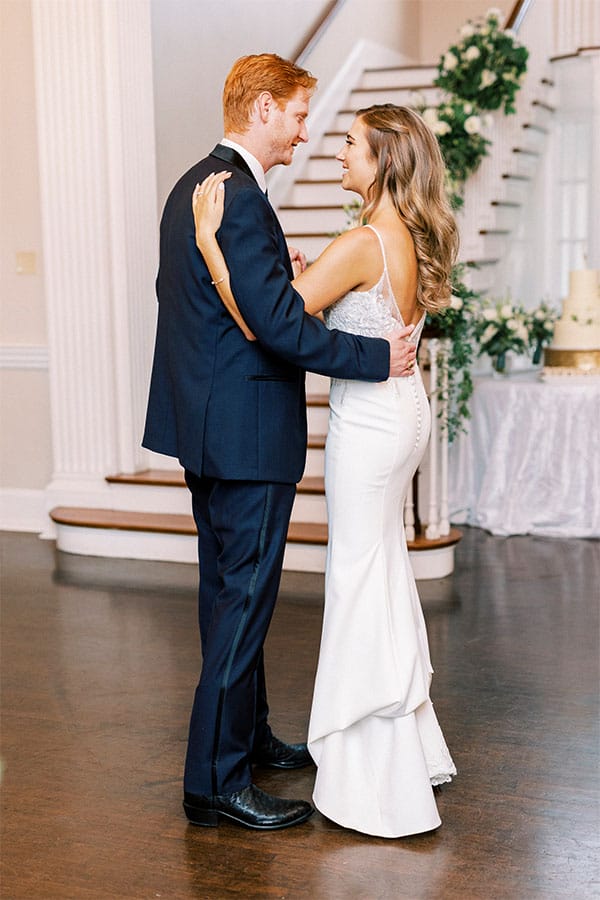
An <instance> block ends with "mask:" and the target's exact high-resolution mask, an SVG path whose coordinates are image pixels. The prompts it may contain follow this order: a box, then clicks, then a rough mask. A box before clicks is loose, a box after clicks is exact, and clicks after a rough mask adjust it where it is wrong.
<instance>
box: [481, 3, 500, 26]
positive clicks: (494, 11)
mask: <svg viewBox="0 0 600 900" xmlns="http://www.w3.org/2000/svg"><path fill="white" fill-rule="evenodd" d="M485 17H486V19H495V20H496V22H499V21H500V20H501V18H502V10H501V9H498V7H497V6H492V7H490V9H488V11H487V12H486V14H485Z"/></svg>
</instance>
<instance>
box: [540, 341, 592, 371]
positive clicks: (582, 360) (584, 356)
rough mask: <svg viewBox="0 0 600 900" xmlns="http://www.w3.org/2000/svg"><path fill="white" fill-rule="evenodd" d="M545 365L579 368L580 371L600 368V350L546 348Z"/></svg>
mask: <svg viewBox="0 0 600 900" xmlns="http://www.w3.org/2000/svg"><path fill="white" fill-rule="evenodd" d="M544 365H545V366H551V367H555V366H558V367H560V368H563V369H578V370H579V371H580V372H592V371H594V370H597V371H598V370H600V350H554V349H552V347H546V349H545V350H544Z"/></svg>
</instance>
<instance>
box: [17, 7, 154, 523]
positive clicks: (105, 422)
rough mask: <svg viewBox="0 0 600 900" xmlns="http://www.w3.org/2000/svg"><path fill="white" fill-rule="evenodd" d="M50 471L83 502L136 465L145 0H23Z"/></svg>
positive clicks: (145, 344) (61, 488) (143, 343)
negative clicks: (27, 21) (29, 16)
mask: <svg viewBox="0 0 600 900" xmlns="http://www.w3.org/2000/svg"><path fill="white" fill-rule="evenodd" d="M32 13H33V27H34V52H35V68H36V94H37V121H38V132H39V146H40V176H41V178H40V183H41V198H40V199H41V209H42V232H43V247H44V274H45V289H46V300H47V320H48V344H49V374H50V398H51V406H52V429H53V431H52V440H53V453H54V472H53V480H52V482H51V484H50V485H49V487H48V507H49V506H51V505H55V504H56V503H72V502H78V503H80V504H81V503H84V504H85V503H86V502H87V503H92V502H93V501H94V500H97V499H98V498H99V495H100V494H101V493H102V492H103V491H105V490H106V488H105V485H104V477H105V476H106V475H107V474H109V473H111V472H115V471H134V470H135V469H136V468H140V467H141V465H142V464H143V455H142V451H141V449H140V446H139V445H140V438H141V431H142V424H143V415H144V406H145V401H146V392H147V384H148V373H149V367H150V360H151V353H152V344H153V334H154V322H155V315H156V303H155V301H154V278H155V274H156V261H157V246H156V244H157V238H156V231H157V227H156V225H157V200H156V165H155V150H154V146H155V134H154V112H153V95H152V56H151V32H150V4H149V0H119V2H104V0H33V3H32Z"/></svg>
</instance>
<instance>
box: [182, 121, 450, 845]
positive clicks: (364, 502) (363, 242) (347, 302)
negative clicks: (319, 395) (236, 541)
mask: <svg viewBox="0 0 600 900" xmlns="http://www.w3.org/2000/svg"><path fill="white" fill-rule="evenodd" d="M336 159H338V160H339V161H340V162H341V164H342V186H343V187H344V188H345V189H346V190H348V191H354V192H355V193H357V194H359V195H360V196H361V198H362V200H363V205H362V208H361V211H360V221H361V222H362V223H364V224H363V225H361V227H357V228H354V229H351V230H349V231H347V232H345V233H343V234H341V235H340V236H339V237H337V238H336V239H335V240H334V241H333V242H332V243H331V244H330V245H329V246H328V247H327V248H326V249H325V251H324V252H323V253H322V254H321V256H320V257H319V258H318V259H317V260H316V261H315V262H314V263H313V264H312V265H310V266H309V267H308V268H306V270H305V271H303V272H297V274H296V277H295V279H294V282H293V285H294V287H295V288H296V289H297V290H298V292H299V293H300V294H301V295H302V297H303V299H304V303H305V307H306V310H307V312H309V313H311V314H313V315H323V317H324V319H325V323H326V324H327V326H328V327H329V328H337V329H339V330H342V331H348V332H353V333H355V334H362V335H368V336H372V337H382V336H384V335H386V334H388V333H389V332H390V331H394V330H397V329H400V328H403V327H404V326H412V328H413V330H412V333H411V334H410V337H409V338H408V339H409V340H410V341H413V342H414V343H415V344H416V343H417V342H418V340H419V338H420V335H421V331H422V328H423V325H424V322H425V316H426V313H427V311H432V312H434V311H439V310H440V309H442V308H443V307H445V306H446V305H447V304H448V301H449V298H450V273H451V268H452V264H453V261H454V259H455V256H456V250H457V244H458V238H457V230H456V225H455V222H454V219H453V216H452V213H451V211H450V208H449V206H448V203H447V200H446V197H445V193H444V165H443V161H442V157H441V154H440V151H439V147H438V143H437V140H436V138H435V136H434V135H433V133H432V132H431V130H430V129H429V127H428V126H427V125H426V124H425V122H424V121H423V119H422V118H421V117H420V116H419V115H418V114H417V113H415V112H414V111H413V110H411V109H409V108H406V107H398V106H393V105H391V104H385V105H382V106H372V107H369V108H368V109H364V110H359V112H358V113H357V114H356V118H355V120H354V122H353V124H352V127H351V128H350V131H349V132H348V134H347V136H346V141H345V145H344V147H343V149H342V150H341V151H340V153H338V155H337V157H336ZM227 177H228V174H227V173H218V174H216V175H210V176H209V177H208V178H207V179H206V180H205V181H204V182H203V183H202V185H199V186H198V187H197V188H196V190H195V192H194V196H193V210H194V218H195V223H196V243H197V245H198V248H199V249H200V251H201V253H202V254H203V256H204V259H205V262H206V264H207V266H208V269H209V271H210V273H211V278H212V279H213V282H214V283H215V285H216V289H217V290H218V292H219V295H220V297H221V299H222V301H223V302H224V303H225V305H226V306H227V308H228V310H229V312H230V313H231V315H232V316H233V317H234V319H235V320H236V322H237V323H238V325H239V326H240V328H242V329H243V330H244V333H245V335H246V337H247V338H248V339H249V340H253V339H254V336H253V335H252V334H251V332H250V331H249V330H248V328H247V326H246V323H245V322H244V320H243V319H242V317H241V314H240V312H239V310H238V308H237V305H236V303H235V298H234V297H233V295H232V293H231V289H230V286H229V278H228V272H227V268H226V261H225V260H224V258H223V255H222V253H221V251H220V248H219V245H218V243H217V240H216V236H215V235H216V232H217V230H218V227H219V225H220V222H221V217H222V211H223V205H224V190H223V188H224V181H225V180H226V178H227ZM429 429H430V413H429V406H428V402H427V396H426V394H425V390H424V387H423V382H422V380H421V374H420V372H419V368H418V365H416V366H415V369H414V372H413V374H412V375H411V376H409V377H408V378H390V379H388V381H386V382H382V383H379V384H372V383H366V382H358V381H344V380H336V379H334V380H333V381H332V384H331V391H330V416H329V431H328V435H327V444H326V451H325V491H326V498H327V512H328V522H329V543H328V549H327V568H326V579H325V610H324V618H323V632H322V637H321V648H320V654H319V664H318V669H317V675H316V682H315V689H314V696H313V702H312V710H311V717H310V725H309V733H308V747H309V750H310V753H311V755H312V757H313V759H314V761H315V763H316V764H317V776H316V782H315V788H314V795H313V800H314V804H315V806H316V807H317V809H319V810H320V812H321V813H323V814H324V815H325V816H327V817H328V818H329V819H331V820H333V821H334V822H337V823H338V824H340V825H343V826H345V827H347V828H353V829H356V830H357V831H360V832H364V833H366V834H372V835H378V836H381V837H401V836H404V835H409V834H418V833H420V832H424V831H430V830H432V829H434V828H437V827H438V826H439V825H440V824H441V820H440V817H439V814H438V811H437V807H436V804H435V799H434V794H433V790H432V786H434V785H436V784H441V783H443V782H446V781H450V780H451V778H452V776H453V775H455V774H456V769H455V767H454V763H453V762H452V759H451V757H450V754H449V752H448V748H447V747H446V743H445V741H444V738H443V735H442V732H441V729H440V727H439V724H438V721H437V718H436V715H435V712H434V710H433V706H432V704H431V701H430V699H429V687H430V683H431V676H432V672H433V669H432V667H431V662H430V658H429V649H428V642H427V633H426V628H425V621H424V618H423V612H422V610H421V605H420V602H419V597H418V594H417V589H416V585H415V579H414V576H413V573H412V569H411V566H410V562H409V557H408V549H407V546H406V536H405V532H404V523H403V508H404V500H405V498H406V494H407V491H408V488H409V485H410V483H411V479H412V477H413V475H414V473H415V471H416V469H417V466H418V465H419V462H420V460H421V458H422V456H423V453H424V451H425V447H426V444H427V440H428V437H429Z"/></svg>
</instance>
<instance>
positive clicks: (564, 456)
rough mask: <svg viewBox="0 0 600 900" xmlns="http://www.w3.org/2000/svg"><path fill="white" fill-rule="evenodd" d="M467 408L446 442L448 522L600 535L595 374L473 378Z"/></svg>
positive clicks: (500, 530)
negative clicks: (465, 420) (464, 420)
mask: <svg viewBox="0 0 600 900" xmlns="http://www.w3.org/2000/svg"><path fill="white" fill-rule="evenodd" d="M471 413H472V418H471V420H470V423H469V432H468V434H466V435H460V436H459V437H457V438H456V439H455V441H454V443H453V444H452V445H451V447H450V471H449V482H450V484H449V505H450V513H451V520H452V521H453V522H457V523H468V524H469V525H477V526H479V527H480V528H485V529H487V530H488V531H491V532H492V534H499V535H508V534H539V535H547V536H550V537H600V381H598V380H595V379H594V380H593V381H592V380H589V381H588V380H586V379H578V380H577V382H576V383H575V382H574V381H572V380H570V379H567V378H561V379H559V378H553V379H551V380H548V381H547V382H542V381H540V380H539V378H538V376H537V375H529V376H513V377H508V378H501V379H493V378H477V379H476V380H475V390H474V393H473V396H472V398H471Z"/></svg>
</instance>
